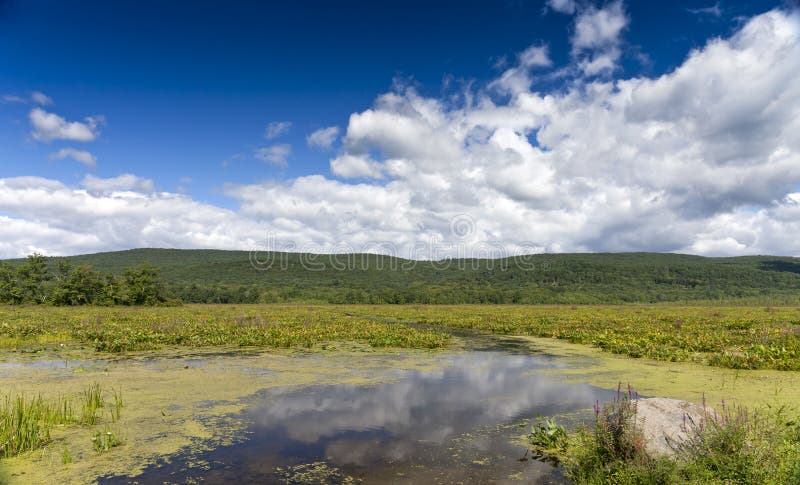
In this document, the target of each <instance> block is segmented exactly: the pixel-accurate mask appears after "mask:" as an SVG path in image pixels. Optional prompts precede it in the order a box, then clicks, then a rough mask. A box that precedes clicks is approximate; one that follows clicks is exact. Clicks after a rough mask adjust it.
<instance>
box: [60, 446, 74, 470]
mask: <svg viewBox="0 0 800 485" xmlns="http://www.w3.org/2000/svg"><path fill="white" fill-rule="evenodd" d="M70 463H72V451H71V450H70V449H69V446H67V445H64V448H62V449H61V464H62V465H69V464H70Z"/></svg>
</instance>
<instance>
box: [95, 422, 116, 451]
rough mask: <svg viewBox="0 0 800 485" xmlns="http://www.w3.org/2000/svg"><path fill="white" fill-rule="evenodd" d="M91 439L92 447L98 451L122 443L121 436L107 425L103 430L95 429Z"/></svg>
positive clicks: (106, 449)
mask: <svg viewBox="0 0 800 485" xmlns="http://www.w3.org/2000/svg"><path fill="white" fill-rule="evenodd" d="M91 440H92V448H94V451H96V452H98V453H102V452H104V451H108V450H110V449H111V448H114V447H117V446H119V445H121V444H122V440H121V439H120V438H119V436H118V435H117V434H115V433H114V432H113V431H111V428H109V427H108V426H106V427H105V428H104V429H103V431H99V430H98V431H95V433H94V436H92V438H91Z"/></svg>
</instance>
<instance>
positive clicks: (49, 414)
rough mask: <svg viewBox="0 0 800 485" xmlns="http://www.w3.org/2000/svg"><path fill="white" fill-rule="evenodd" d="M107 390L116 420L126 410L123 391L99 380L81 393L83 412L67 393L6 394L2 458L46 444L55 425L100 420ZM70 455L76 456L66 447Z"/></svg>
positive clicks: (0, 427)
mask: <svg viewBox="0 0 800 485" xmlns="http://www.w3.org/2000/svg"><path fill="white" fill-rule="evenodd" d="M104 393H105V394H111V396H112V398H113V401H114V402H113V405H112V406H111V411H110V413H111V415H110V418H111V419H110V421H111V422H112V423H116V422H117V421H119V419H120V415H121V412H122V407H123V402H122V393H121V392H120V391H118V390H116V389H113V388H112V389H111V391H109V392H104V391H103V389H102V387H101V386H100V384H99V383H94V384H92V385H91V386H90V387H89V388H88V389H86V390H84V391H83V393H82V394H81V395H80V396H79V407H80V413H76V412H75V406H74V402H73V401H72V400H70V399H69V398H67V397H65V396H58V397H56V398H53V399H45V398H44V397H42V396H41V395H35V396H32V397H30V396H26V395H25V394H22V393H17V394H13V395H12V394H9V395H6V396H5V397H4V398H3V399H2V400H1V401H0V458H9V457H12V456H16V455H19V454H21V453H24V452H27V451H32V450H36V449H38V448H41V447H43V446H46V445H47V444H49V443H50V442H51V431H52V429H53V427H54V426H59V425H83V426H94V425H96V424H98V422H99V420H100V419H101V418H100V415H99V410H100V409H103V408H105V407H106V403H105V400H104V397H103V395H104ZM115 439H116V438H115ZM117 441H119V440H117ZM117 444H119V443H117ZM114 446H116V445H114ZM67 459H68V461H70V462H71V460H72V456H71V454H70V452H69V450H68V449H66V448H65V450H64V451H63V452H62V461H64V462H65V463H66V461H65V460H67Z"/></svg>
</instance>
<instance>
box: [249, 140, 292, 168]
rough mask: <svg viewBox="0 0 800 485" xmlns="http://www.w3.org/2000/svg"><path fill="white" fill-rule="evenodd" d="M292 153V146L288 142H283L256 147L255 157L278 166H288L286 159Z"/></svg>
mask: <svg viewBox="0 0 800 485" xmlns="http://www.w3.org/2000/svg"><path fill="white" fill-rule="evenodd" d="M291 153H292V146H291V145H289V144H287V143H282V144H279V145H272V146H268V147H261V148H256V151H255V157H256V158H258V159H259V160H262V161H264V162H267V163H269V164H272V165H275V166H277V167H286V159H287V158H289V155H291Z"/></svg>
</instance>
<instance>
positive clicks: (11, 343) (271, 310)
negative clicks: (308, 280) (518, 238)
mask: <svg viewBox="0 0 800 485" xmlns="http://www.w3.org/2000/svg"><path fill="white" fill-rule="evenodd" d="M447 340H448V335H447V333H446V332H443V331H436V330H421V329H417V328H412V327H409V326H407V325H402V324H389V323H385V322H379V321H375V320H371V319H366V318H361V317H356V316H352V315H349V314H347V313H346V312H344V311H342V309H341V308H340V307H335V306H319V307H318V306H280V305H250V306H248V305H242V306H229V305H190V306H184V307H177V308H176V307H168V308H149V307H148V308H144V307H113V308H106V307H44V306H13V307H12V306H0V348H6V349H11V350H31V349H32V348H33V350H36V347H37V346H47V345H51V346H52V345H58V344H62V343H81V344H86V345H90V346H92V347H93V348H94V349H95V350H97V351H106V352H123V351H132V350H153V349H159V348H163V347H165V346H179V347H189V348H199V347H214V346H224V345H234V346H239V347H258V348H291V347H298V346H301V347H312V346H314V345H316V344H320V343H324V342H329V341H340V342H341V341H356V342H363V343H366V344H369V345H370V346H371V347H377V348H383V347H396V348H426V349H434V348H442V347H444V346H445V345H446V344H447Z"/></svg>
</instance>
